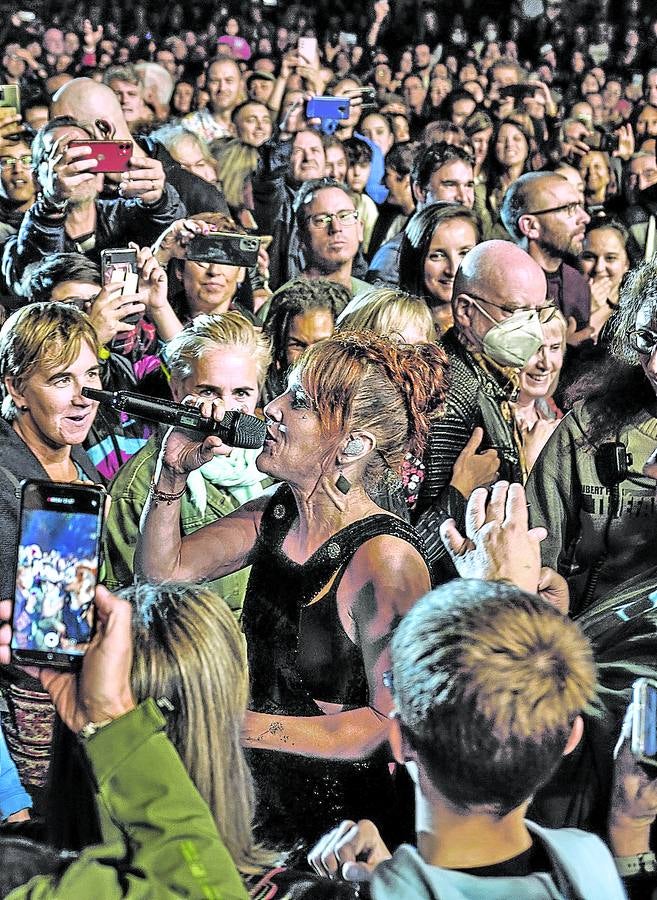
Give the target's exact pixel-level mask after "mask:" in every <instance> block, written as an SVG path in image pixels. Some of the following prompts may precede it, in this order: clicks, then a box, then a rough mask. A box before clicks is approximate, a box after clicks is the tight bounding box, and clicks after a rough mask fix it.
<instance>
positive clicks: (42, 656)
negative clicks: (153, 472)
mask: <svg viewBox="0 0 657 900" xmlns="http://www.w3.org/2000/svg"><path fill="white" fill-rule="evenodd" d="M104 498H105V492H104V490H103V489H102V488H101V487H97V486H96V485H86V484H84V485H82V484H62V483H59V482H49V481H38V480H31V479H30V480H28V481H24V482H23V484H22V488H21V508H20V523H19V536H18V552H17V560H16V569H15V589H14V608H13V613H12V638H11V656H12V662H14V663H17V664H21V665H32V666H34V665H36V666H53V667H56V668H63V669H77V668H79V667H80V665H81V664H82V658H83V656H84V654H85V652H86V650H87V648H88V646H89V642H90V641H91V639H92V637H93V630H94V606H93V600H94V594H95V590H96V583H97V580H98V569H99V562H100V540H101V528H102V519H103V508H104Z"/></svg>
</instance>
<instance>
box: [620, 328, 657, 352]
mask: <svg viewBox="0 0 657 900" xmlns="http://www.w3.org/2000/svg"><path fill="white" fill-rule="evenodd" d="M626 335H627V338H628V340H629V342H630V347H631V348H632V349H633V350H636V352H637V353H640V354H641V356H650V354H651V353H652V352H653V350H654V349H655V347H657V334H655V332H654V331H650V329H649V328H636V329H634V330H633V331H627V332H626Z"/></svg>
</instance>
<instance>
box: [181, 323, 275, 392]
mask: <svg viewBox="0 0 657 900" xmlns="http://www.w3.org/2000/svg"><path fill="white" fill-rule="evenodd" d="M227 347H235V348H237V349H240V350H244V351H245V352H247V353H249V354H251V355H252V356H253V358H254V359H255V364H256V374H257V379H258V389H260V388H262V385H263V384H264V382H265V378H266V377H267V370H268V369H269V366H270V364H271V358H272V355H271V342H270V340H269V338H268V337H267V336H266V335H265V334H264V333H263V332H262V331H261V330H260V329H258V328H256V327H255V325H253V324H252V323H251V322H249V320H248V319H247V318H246V316H243V315H242V313H240V312H237V311H235V310H229V311H228V312H225V313H217V314H215V315H202V316H197V317H196V318H195V319H193V320H192V321H191V322H189V324H187V325H186V326H185V327H184V328H183V330H182V331H180V332H178V334H177V335H176V336H175V337H174V338H172V340H170V341H169V343H168V344H167V361H168V364H169V368H170V371H171V377H172V378H175V379H176V380H177V381H183V380H184V379H185V378H188V377H189V376H190V375H191V373H192V369H193V366H194V363H195V362H196V361H197V360H199V359H201V357H202V356H204V355H205V354H206V353H209V352H211V351H212V350H217V349H223V348H227Z"/></svg>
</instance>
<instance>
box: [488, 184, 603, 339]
mask: <svg viewBox="0 0 657 900" xmlns="http://www.w3.org/2000/svg"><path fill="white" fill-rule="evenodd" d="M501 218H502V222H503V223H504V227H505V228H506V230H507V231H508V232H509V234H510V235H511V237H512V238H513V240H514V241H515V242H516V243H517V244H518V245H519V246H520V247H522V249H523V250H526V251H527V253H529V255H530V256H531V257H532V259H533V260H535V261H536V262H537V263H538V265H539V266H540V267H541V269H543V272H544V273H545V276H546V278H547V285H548V297H549V298H550V300H551V301H552V302H553V303H554V304H555V305H556V306H557V307H558V308H559V309H560V310H561V312H562V313H563V314H564V316H565V317H566V320H567V321H568V338H567V340H568V343H569V344H570V345H571V346H577V345H579V344H581V343H582V342H583V341H585V340H587V339H588V338H589V337H590V336H591V333H592V331H591V328H590V327H589V319H590V317H591V292H590V290H589V286H588V284H587V283H586V279H585V278H584V276H583V275H581V274H580V272H578V271H577V269H575V268H574V267H573V265H571V262H574V261H575V260H576V259H577V258H578V257H579V255H580V254H581V252H582V247H583V245H584V236H585V234H586V226H587V224H588V223H589V222H590V221H591V219H590V216H589V215H588V213H587V212H586V210H585V209H584V205H583V203H582V200H581V197H580V196H579V193H578V192H577V190H576V188H575V187H574V186H573V185H572V184H571V183H570V182H569V181H567V180H566V179H565V178H563V177H562V176H561V175H557V174H554V173H551V172H527V173H526V174H525V175H521V176H520V178H518V179H516V181H514V182H513V183H512V184H511V186H510V187H509V189H508V190H507V192H506V194H505V195H504V202H503V203H502V209H501Z"/></svg>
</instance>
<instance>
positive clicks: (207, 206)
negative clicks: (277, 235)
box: [51, 78, 230, 216]
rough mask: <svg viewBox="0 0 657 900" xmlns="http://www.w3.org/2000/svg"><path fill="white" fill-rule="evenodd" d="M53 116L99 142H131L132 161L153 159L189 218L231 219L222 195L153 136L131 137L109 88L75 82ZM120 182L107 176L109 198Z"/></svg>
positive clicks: (59, 97) (59, 96)
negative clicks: (216, 216)
mask: <svg viewBox="0 0 657 900" xmlns="http://www.w3.org/2000/svg"><path fill="white" fill-rule="evenodd" d="M51 115H52V116H53V117H54V116H71V117H72V118H74V119H77V121H78V122H81V123H83V124H84V125H85V126H86V127H88V128H90V129H91V130H92V131H93V132H94V133H95V137H96V138H97V139H98V140H104V139H106V138H107V137H108V136H111V137H112V138H115V139H117V140H126V141H131V142H132V148H133V149H132V153H133V157H135V158H141V159H142V160H143V161H144V163H145V164H146V165H149V163H148V162H146V161H147V160H149V159H150V160H151V161H152V162H153V163H155V164H156V168H157V169H158V170H159V171H163V172H164V175H165V177H166V180H167V182H168V183H169V184H170V185H172V186H173V187H174V188H175V189H176V190H177V191H178V194H179V195H180V199H181V200H182V202H183V203H184V205H185V208H186V210H187V214H188V215H190V216H192V215H196V214H197V213H203V212H221V213H224V214H225V215H230V211H229V209H228V205H227V203H226V200H225V198H224V196H223V194H222V193H221V192H220V191H219V190H217V188H216V187H215V186H214V185H212V184H209V183H208V182H207V181H203V179H202V178H199V177H198V175H194V174H193V173H192V172H187V171H186V170H185V169H183V168H182V166H180V165H179V164H178V163H177V162H175V160H174V159H173V157H172V156H171V155H170V154H169V152H168V150H166V149H165V148H164V146H163V145H162V144H160V143H159V141H157V140H156V139H155V138H153V137H152V136H145V135H133V134H131V133H130V129H129V128H128V123H127V122H126V120H125V116H124V115H123V110H122V109H121V104H120V103H119V100H118V98H117V96H116V94H115V93H114V91H113V90H112V89H111V88H110V87H108V86H107V85H106V84H99V83H98V82H97V81H94V80H93V79H91V78H74V79H73V80H72V81H69V82H68V83H67V84H65V85H64V86H63V87H62V88H60V89H59V90H58V91H57V93H56V94H55V96H54V97H53V101H52V108H51ZM120 180H121V176H120V174H108V175H106V176H105V189H106V194H107V196H108V197H112V196H115V195H116V190H117V189H118V184H119V182H120ZM112 190H113V191H114V193H112Z"/></svg>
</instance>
